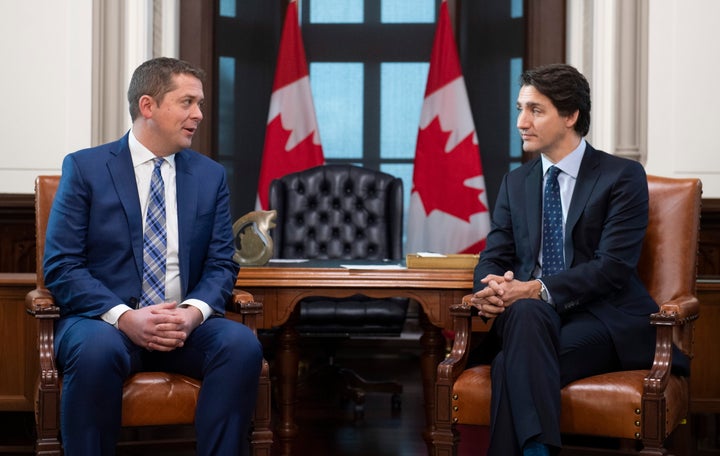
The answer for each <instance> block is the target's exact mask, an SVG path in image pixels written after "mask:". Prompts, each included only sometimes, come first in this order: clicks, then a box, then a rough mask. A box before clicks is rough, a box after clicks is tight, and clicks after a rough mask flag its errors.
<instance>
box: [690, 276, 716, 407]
mask: <svg viewBox="0 0 720 456" xmlns="http://www.w3.org/2000/svg"><path fill="white" fill-rule="evenodd" d="M697 295H698V299H700V317H699V318H698V320H697V322H696V323H695V345H694V349H695V358H694V359H693V361H692V370H691V373H690V394H691V398H692V407H691V408H692V411H693V412H695V413H720V363H718V362H717V361H718V355H720V331H718V328H720V280H713V281H707V282H703V281H701V282H699V283H698V286H697Z"/></svg>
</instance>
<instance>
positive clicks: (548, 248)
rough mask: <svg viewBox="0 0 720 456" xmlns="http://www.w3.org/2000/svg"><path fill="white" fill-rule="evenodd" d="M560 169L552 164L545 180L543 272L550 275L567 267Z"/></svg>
mask: <svg viewBox="0 0 720 456" xmlns="http://www.w3.org/2000/svg"><path fill="white" fill-rule="evenodd" d="M559 173H560V170H559V169H558V168H556V167H555V166H551V167H550V169H549V170H548V175H547V180H546V182H545V197H544V199H543V200H544V201H543V251H542V274H543V275H544V276H550V275H553V274H557V273H558V272H560V271H562V270H563V269H565V258H564V256H563V214H562V205H561V204H560V185H559V184H558V180H557V176H558V174H559Z"/></svg>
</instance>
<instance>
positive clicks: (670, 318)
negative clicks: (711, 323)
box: [650, 296, 700, 326]
mask: <svg viewBox="0 0 720 456" xmlns="http://www.w3.org/2000/svg"><path fill="white" fill-rule="evenodd" d="M699 312H700V301H698V299H697V298H696V297H695V296H680V297H678V298H674V299H671V300H670V301H666V302H663V303H661V304H660V311H659V312H657V313H654V314H652V315H651V316H650V321H651V323H652V324H653V325H674V326H676V325H683V324H685V322H686V321H689V320H694V319H696V318H697V317H698V314H699Z"/></svg>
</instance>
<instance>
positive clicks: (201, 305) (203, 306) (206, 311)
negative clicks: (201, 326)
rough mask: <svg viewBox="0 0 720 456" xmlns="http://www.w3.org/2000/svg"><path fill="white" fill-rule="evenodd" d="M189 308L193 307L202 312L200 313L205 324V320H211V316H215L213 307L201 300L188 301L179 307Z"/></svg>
mask: <svg viewBox="0 0 720 456" xmlns="http://www.w3.org/2000/svg"><path fill="white" fill-rule="evenodd" d="M188 306H193V307H195V308H197V309H198V310H199V311H200V313H202V316H203V323H204V322H205V320H207V319H208V318H210V315H212V314H213V310H212V307H210V306H209V305H208V304H207V303H206V302H203V301H201V300H199V299H188V300H186V301H183V302H181V303H180V304H179V305H178V307H188Z"/></svg>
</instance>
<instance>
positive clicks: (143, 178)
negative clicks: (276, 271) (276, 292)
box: [43, 58, 262, 456]
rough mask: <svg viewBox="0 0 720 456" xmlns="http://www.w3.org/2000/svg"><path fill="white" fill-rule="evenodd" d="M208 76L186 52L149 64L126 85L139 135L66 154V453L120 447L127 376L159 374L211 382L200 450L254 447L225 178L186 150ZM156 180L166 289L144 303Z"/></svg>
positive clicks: (57, 231)
mask: <svg viewBox="0 0 720 456" xmlns="http://www.w3.org/2000/svg"><path fill="white" fill-rule="evenodd" d="M203 76H204V75H203V72H202V71H201V70H199V69H197V68H195V67H193V66H191V65H190V64H188V63H187V62H183V61H180V60H176V59H169V58H158V59H153V60H149V61H147V62H145V63H143V64H142V65H140V66H139V67H138V68H137V69H136V70H135V72H134V74H133V76H132V80H131V82H130V87H129V90H128V101H129V103H130V115H131V118H132V122H133V124H132V129H131V130H130V131H129V132H128V133H127V134H126V135H125V136H123V137H122V138H121V139H119V140H118V141H115V142H111V143H108V144H104V145H101V146H98V147H94V148H90V149H85V150H81V151H78V152H75V153H72V154H70V155H68V156H67V157H66V158H65V160H64V161H63V165H62V177H61V180H60V185H59V188H58V191H57V194H56V196H55V201H54V203H53V207H52V211H51V214H50V218H49V221H48V229H47V237H46V244H45V259H44V264H43V267H44V271H45V280H46V285H47V287H48V289H49V290H50V291H51V292H52V293H53V295H54V296H55V299H56V301H57V304H58V305H59V307H60V312H61V318H60V321H59V322H58V325H57V328H56V338H55V350H56V353H57V360H58V364H59V368H60V369H61V371H62V374H63V391H62V401H61V433H62V439H63V446H64V448H65V454H68V455H71V456H75V455H91V456H97V455H112V454H115V444H116V442H117V438H118V434H119V431H120V419H121V401H122V386H123V381H124V380H125V379H126V378H127V377H128V376H130V375H131V374H132V373H134V372H137V371H150V370H161V371H173V372H178V373H182V374H185V375H188V376H191V377H194V378H198V379H202V381H203V383H202V388H201V390H200V396H199V400H198V406H197V411H196V419H195V421H196V424H195V427H196V434H197V450H198V454H201V455H237V454H244V453H245V452H246V451H247V449H248V439H247V433H248V431H249V426H250V420H251V417H252V412H253V409H254V406H255V398H256V396H257V387H258V379H259V375H260V367H261V360H262V350H261V347H260V344H259V342H258V339H257V337H255V335H254V334H253V333H252V331H251V330H250V329H249V328H247V327H246V326H244V325H242V324H240V323H236V322H234V321H231V320H228V319H225V318H223V315H224V312H225V304H226V302H227V301H228V299H229V297H230V295H231V293H232V289H233V286H234V284H235V280H236V277H237V272H238V265H237V264H236V263H235V262H234V261H233V253H234V244H233V234H232V224H231V219H230V211H229V203H228V201H229V192H228V187H227V183H226V178H225V172H224V170H223V168H222V166H220V165H219V164H218V163H216V162H214V161H213V160H211V159H209V158H207V157H205V156H203V155H201V154H199V153H197V152H194V151H192V150H190V149H189V147H190V145H191V142H192V138H193V135H194V133H195V131H196V130H197V127H198V125H199V123H200V121H201V120H202V118H203V115H202V104H203V97H204V95H203V87H202V79H203ZM156 158H162V159H163V160H155V159H156ZM155 162H158V166H157V168H156V166H155ZM155 173H159V176H155V177H153V174H155ZM156 177H161V178H162V179H157V180H156V181H155V182H156V183H155V182H153V183H151V181H153V180H154V179H156ZM151 187H152V188H153V189H156V190H157V192H158V195H160V198H161V199H162V200H164V201H163V203H162V206H163V207H164V209H163V211H164V214H165V215H164V217H163V218H164V220H165V221H164V222H163V225H164V226H166V228H163V230H162V236H160V237H161V238H163V241H162V250H161V251H160V252H164V253H160V254H158V255H157V258H155V260H158V259H159V261H158V264H161V266H158V267H157V268H156V269H155V271H156V272H157V270H159V269H158V268H161V269H162V275H159V276H157V277H158V281H157V283H158V287H157V293H158V294H156V295H154V296H153V295H150V296H151V297H150V298H148V300H147V301H148V302H143V303H141V297H143V296H145V295H147V294H148V293H149V292H148V291H146V290H145V288H144V287H146V286H147V285H144V280H143V275H144V274H146V275H147V274H148V272H147V271H145V272H144V269H148V264H149V263H151V261H150V260H148V259H147V258H145V260H144V254H147V252H145V253H144V248H143V243H144V234H143V233H144V229H145V225H150V224H152V225H154V224H155V221H153V222H149V223H145V222H144V221H145V220H146V212H152V210H151V211H149V210H148V206H150V205H151V203H150V200H151V197H150V193H151ZM156 205H157V203H155V202H154V203H153V206H156ZM148 217H149V216H148ZM145 282H147V280H146V281H145ZM144 290H145V291H144ZM143 299H144V298H143ZM169 406H172V404H169Z"/></svg>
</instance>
